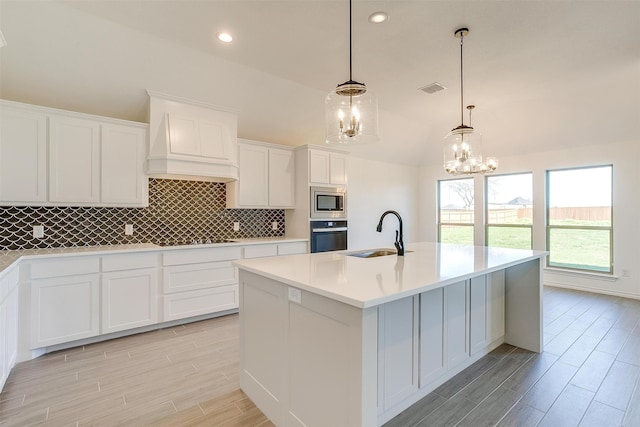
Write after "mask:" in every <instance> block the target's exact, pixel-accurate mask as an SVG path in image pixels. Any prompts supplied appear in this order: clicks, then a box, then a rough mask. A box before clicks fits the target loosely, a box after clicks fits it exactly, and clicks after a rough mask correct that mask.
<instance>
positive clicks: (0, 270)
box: [0, 237, 309, 277]
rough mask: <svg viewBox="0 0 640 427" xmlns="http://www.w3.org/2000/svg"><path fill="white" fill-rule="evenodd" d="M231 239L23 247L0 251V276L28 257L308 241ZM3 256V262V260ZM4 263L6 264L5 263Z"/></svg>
mask: <svg viewBox="0 0 640 427" xmlns="http://www.w3.org/2000/svg"><path fill="white" fill-rule="evenodd" d="M229 240H232V241H229V242H224V243H210V244H198V245H178V246H159V245H156V244H153V243H134V244H124V245H105V246H76V247H69V248H50V249H23V250H5V251H0V277H2V276H3V275H4V272H5V271H8V270H10V269H11V267H13V266H15V265H16V264H17V263H18V262H20V261H23V260H30V259H43V258H55V257H69V256H85V255H107V254H108V255H113V254H123V253H141V252H154V251H156V252H157V251H179V250H189V249H203V248H218V247H229V246H246V245H258V244H268V243H272V244H273V243H295V242H308V241H309V239H306V238H289V237H281V238H280V237H276V238H260V239H229ZM3 258H4V262H3ZM5 263H6V264H5ZM3 264H5V265H3Z"/></svg>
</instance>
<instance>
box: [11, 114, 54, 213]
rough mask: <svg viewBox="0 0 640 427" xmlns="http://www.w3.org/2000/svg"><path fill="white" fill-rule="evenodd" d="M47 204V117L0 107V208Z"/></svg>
mask: <svg viewBox="0 0 640 427" xmlns="http://www.w3.org/2000/svg"><path fill="white" fill-rule="evenodd" d="M46 200H47V116H46V115H44V114H42V113H39V112H33V111H28V110H24V109H22V108H13V107H11V106H9V105H7V104H5V103H1V104H0V204H3V205H6V204H9V205H11V204H21V203H24V202H27V203H29V202H33V203H41V202H46Z"/></svg>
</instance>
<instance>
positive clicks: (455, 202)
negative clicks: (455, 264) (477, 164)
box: [438, 178, 475, 245]
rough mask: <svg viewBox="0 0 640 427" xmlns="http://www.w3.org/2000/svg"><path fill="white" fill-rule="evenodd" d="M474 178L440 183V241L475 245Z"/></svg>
mask: <svg viewBox="0 0 640 427" xmlns="http://www.w3.org/2000/svg"><path fill="white" fill-rule="evenodd" d="M474 191H475V189H474V183H473V178H463V179H453V180H446V181H438V241H439V242H441V243H457V244H465V245H473V224H474V212H473V205H474Z"/></svg>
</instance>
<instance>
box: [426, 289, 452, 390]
mask: <svg viewBox="0 0 640 427" xmlns="http://www.w3.org/2000/svg"><path fill="white" fill-rule="evenodd" d="M444 325H445V320H444V288H439V289H434V290H432V291H429V292H423V293H422V294H420V368H419V370H420V388H423V387H425V386H426V385H428V384H429V383H431V382H433V381H435V380H436V379H438V378H439V377H440V376H442V375H443V374H444V373H445V372H446V369H447V366H446V363H445V352H444Z"/></svg>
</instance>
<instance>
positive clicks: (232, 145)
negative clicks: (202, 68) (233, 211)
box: [147, 91, 238, 182]
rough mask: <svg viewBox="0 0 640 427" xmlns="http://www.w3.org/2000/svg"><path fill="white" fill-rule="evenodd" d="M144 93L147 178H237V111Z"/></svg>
mask: <svg viewBox="0 0 640 427" xmlns="http://www.w3.org/2000/svg"><path fill="white" fill-rule="evenodd" d="M147 93H148V94H149V155H148V157H147V174H148V175H149V176H151V177H156V178H173V179H195V180H204V181H217V182H229V181H235V180H237V179H238V150H237V130H238V114H237V112H235V111H231V110H228V109H224V108H221V107H218V106H215V105H210V104H206V103H203V102H199V101H193V100H189V99H184V98H179V97H176V96H172V95H166V94H163V93H158V92H153V91H147Z"/></svg>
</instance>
